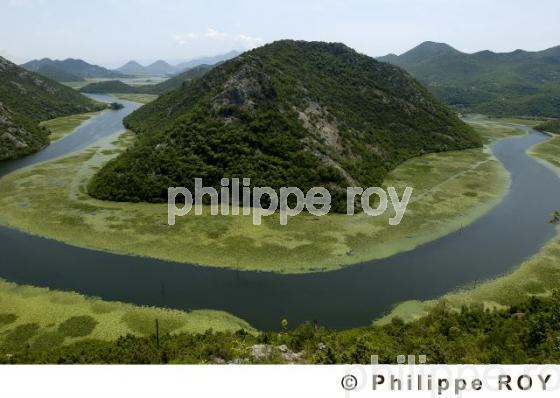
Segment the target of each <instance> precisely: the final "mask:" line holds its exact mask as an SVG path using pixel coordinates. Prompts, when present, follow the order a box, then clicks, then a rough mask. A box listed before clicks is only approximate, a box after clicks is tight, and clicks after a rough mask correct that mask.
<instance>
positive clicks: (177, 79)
mask: <svg viewBox="0 0 560 398" xmlns="http://www.w3.org/2000/svg"><path fill="white" fill-rule="evenodd" d="M212 68H213V66H211V65H199V66H197V67H195V68H192V69H189V70H187V71H186V72H183V73H180V74H178V75H176V76H174V77H172V78H171V79H168V80H165V81H163V82H161V83H157V84H146V85H142V86H131V85H128V84H126V83H123V82H122V81H120V80H109V81H103V82H95V83H90V84H88V85H86V86H84V87H82V88H81V89H80V91H81V92H83V93H95V94H111V93H116V94H126V93H137V94H157V95H161V94H165V93H167V92H169V91H172V90H175V89H178V88H180V87H181V86H182V85H184V84H185V83H190V82H191V81H192V80H193V79H196V78H199V77H201V76H203V75H204V74H206V73H207V72H208V71H209V70H210V69H212Z"/></svg>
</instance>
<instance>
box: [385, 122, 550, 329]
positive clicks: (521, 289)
mask: <svg viewBox="0 0 560 398" xmlns="http://www.w3.org/2000/svg"><path fill="white" fill-rule="evenodd" d="M508 122H510V123H524V125H527V126H530V127H532V126H534V125H535V124H537V123H538V122H536V121H533V120H527V121H525V120H524V119H516V120H513V121H508ZM527 153H528V154H529V155H531V156H533V157H534V158H536V159H537V160H539V161H540V162H542V163H543V164H545V165H546V166H547V167H549V168H551V169H552V170H554V171H555V172H556V173H557V174H558V175H559V177H560V160H559V158H558V153H560V137H559V136H554V137H552V138H551V139H550V140H547V141H545V142H543V143H541V144H538V145H536V146H534V147H533V148H531V149H530V150H528V151H527ZM559 209H560V204H559ZM551 216H552V215H551ZM556 230H557V234H556V237H555V238H554V239H552V240H551V241H550V242H548V243H547V244H546V245H544V246H543V247H542V248H541V250H540V251H539V252H538V253H537V254H535V255H534V256H533V257H531V258H530V259H528V260H526V261H524V262H523V263H522V264H520V265H519V266H518V267H517V268H516V269H515V270H513V272H511V273H509V274H507V275H503V276H500V277H497V278H494V279H491V280H487V281H474V282H473V284H472V285H470V286H465V287H463V288H461V289H458V290H456V291H454V292H450V293H448V294H446V295H444V296H443V297H441V298H440V299H438V300H430V301H415V300H414V301H406V302H403V303H401V304H399V305H397V306H396V307H395V308H394V309H393V310H392V311H390V312H389V313H388V314H387V315H386V316H384V317H383V318H380V319H378V320H377V321H376V322H375V323H377V324H385V323H387V322H389V321H390V320H391V319H392V318H394V317H399V318H402V319H404V320H405V321H411V320H414V319H418V318H420V317H422V316H424V315H425V314H427V313H428V311H430V310H431V309H433V308H434V307H435V306H436V305H437V303H438V302H441V301H445V302H447V303H448V304H449V305H451V306H452V307H454V308H456V309H460V308H461V307H462V306H465V305H473V304H477V305H483V306H484V307H486V308H489V309H502V308H505V307H508V306H514V305H517V304H519V303H522V302H523V301H525V300H526V299H527V298H528V297H530V296H549V295H550V294H551V293H552V291H553V289H558V286H560V226H558V227H557V228H556Z"/></svg>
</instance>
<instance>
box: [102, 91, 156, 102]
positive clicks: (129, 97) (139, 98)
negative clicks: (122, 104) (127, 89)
mask: <svg viewBox="0 0 560 398" xmlns="http://www.w3.org/2000/svg"><path fill="white" fill-rule="evenodd" d="M113 96H115V97H116V98H118V99H121V100H125V101H132V102H138V103H140V104H147V103H149V102H152V101H154V100H155V99H156V98H157V97H158V96H157V95H155V94H122V93H116V94H113Z"/></svg>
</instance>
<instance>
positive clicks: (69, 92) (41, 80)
mask: <svg viewBox="0 0 560 398" xmlns="http://www.w3.org/2000/svg"><path fill="white" fill-rule="evenodd" d="M102 107H103V106H102V105H100V104H96V103H94V102H93V101H91V100H90V99H88V98H86V97H84V96H82V95H81V94H79V93H78V92H77V91H75V90H73V89H71V88H69V87H66V86H64V85H62V84H60V83H57V82H55V81H53V80H50V79H47V78H45V77H43V76H41V75H38V74H36V73H33V72H29V71H27V70H25V69H22V68H20V67H19V66H17V65H15V64H13V63H11V62H10V61H8V60H6V59H4V58H2V57H0V160H4V159H11V158H15V157H19V156H23V155H26V154H29V153H31V152H34V151H37V150H39V149H41V148H42V147H43V146H45V145H47V144H48V135H49V131H48V130H46V129H45V128H42V127H39V125H38V123H39V121H42V120H47V119H52V118H55V117H59V116H65V115H70V114H74V113H83V112H89V111H93V110H97V109H101V108H102Z"/></svg>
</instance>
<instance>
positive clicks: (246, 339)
mask: <svg viewBox="0 0 560 398" xmlns="http://www.w3.org/2000/svg"><path fill="white" fill-rule="evenodd" d="M559 308H560V292H558V291H556V292H554V293H553V294H552V296H549V297H546V298H537V297H531V298H529V299H527V300H526V301H525V302H522V303H521V304H519V305H517V306H515V307H510V308H508V309H504V310H495V311H490V310H488V309H484V308H483V307H482V306H471V307H463V308H461V309H460V310H459V311H458V310H456V309H451V308H449V307H448V306H447V305H446V304H445V302H441V303H440V304H439V305H438V306H437V307H436V308H435V309H433V310H432V311H431V312H430V313H429V314H428V315H426V316H424V317H422V318H420V319H418V320H416V321H412V322H409V323H405V322H403V321H402V320H400V319H399V318H394V319H393V320H392V321H391V322H390V323H388V324H386V325H383V326H369V327H364V328H357V329H350V330H343V331H335V330H330V329H327V328H324V327H321V326H319V325H312V324H310V323H306V324H303V325H301V326H298V327H296V328H295V329H293V330H288V329H287V328H286V329H285V330H283V331H282V332H261V333H258V334H251V333H248V332H246V331H243V330H239V331H237V332H220V333H218V332H213V331H212V330H209V331H207V332H206V333H204V334H184V333H183V334H178V335H170V334H163V333H162V334H161V335H160V336H159V339H158V338H157V337H156V333H155V327H154V333H153V334H152V335H146V336H144V337H139V336H127V337H122V338H120V339H118V340H117V341H112V342H110V341H96V340H85V341H82V342H77V343H73V344H70V345H65V346H61V345H60V342H58V343H56V341H55V340H54V339H51V340H49V341H50V342H51V343H48V342H49V341H46V342H43V344H41V345H36V344H31V343H30V342H31V341H32V339H33V338H34V337H35V334H36V331H37V329H38V328H37V327H35V326H34V325H33V324H24V325H19V326H17V327H16V328H14V329H13V333H12V332H9V331H8V332H7V333H6V334H5V336H3V337H2V339H3V341H2V344H1V345H0V347H1V348H0V352H1V353H2V354H3V355H1V356H0V361H1V362H3V363H153V364H158V363H294V362H295V363H315V364H342V363H361V364H369V363H370V358H371V355H373V354H375V355H378V356H379V361H380V363H388V364H395V363H396V357H397V355H402V354H410V355H426V356H427V361H428V363H448V364H453V363H475V364H492V363H501V364H521V363H525V364H527V363H558V361H560V350H559V349H558V342H559V341H560V312H559V311H558V309H559ZM85 318H87V317H85ZM15 321H16V317H15V316H11V315H10V314H0V322H3V323H6V322H8V323H10V322H12V323H13V322H15ZM71 321H72V323H74V324H75V325H69V324H68V325H66V324H64V325H61V328H59V329H62V332H64V330H66V329H68V330H72V331H74V332H76V331H78V332H80V333H81V334H80V335H82V336H83V335H84V333H85V334H86V335H87V333H89V332H91V330H92V329H93V328H94V327H95V322H93V323H92V322H91V320H90V321H88V319H80V317H75V318H73V319H72V320H71ZM69 322H70V321H69ZM69 322H67V323H69ZM281 324H282V326H283V327H286V326H287V325H286V321H284V322H281V321H280V320H279V326H280V325H281ZM82 332H84V333H82ZM44 343H47V344H44Z"/></svg>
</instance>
